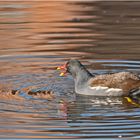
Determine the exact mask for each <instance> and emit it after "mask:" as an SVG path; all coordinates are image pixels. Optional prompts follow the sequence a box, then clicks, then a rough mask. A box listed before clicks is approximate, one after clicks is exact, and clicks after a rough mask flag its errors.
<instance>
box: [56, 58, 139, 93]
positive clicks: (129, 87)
mask: <svg viewBox="0 0 140 140" xmlns="http://www.w3.org/2000/svg"><path fill="white" fill-rule="evenodd" d="M57 69H60V70H64V72H63V73H61V75H63V74H64V73H70V74H71V75H72V77H73V78H74V82H75V92H76V93H78V94H84V95H94V96H127V95H129V93H131V95H132V94H133V92H132V91H134V93H135V91H136V92H137V93H140V77H139V75H138V74H136V73H132V72H117V73H113V74H101V75H92V74H91V73H90V72H89V71H88V70H87V69H86V67H85V66H84V65H82V64H81V62H80V61H79V60H76V59H70V60H69V61H68V62H67V63H66V64H64V65H63V66H60V67H58V68H57ZM135 89H136V90H135Z"/></svg>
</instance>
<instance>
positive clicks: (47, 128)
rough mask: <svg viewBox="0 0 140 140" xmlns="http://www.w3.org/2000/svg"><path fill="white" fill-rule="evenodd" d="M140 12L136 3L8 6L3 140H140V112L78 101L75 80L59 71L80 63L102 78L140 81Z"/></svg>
mask: <svg viewBox="0 0 140 140" xmlns="http://www.w3.org/2000/svg"><path fill="white" fill-rule="evenodd" d="M139 7H140V2H136V1H135V2H121V1H120V2H101V1H100V2H78V1H77V2H76V1H71V2H70V1H69V2H51V1H47V2H46V1H38V2H37V1H36V2H21V1H19V2H18V1H15V2H8V1H0V65H1V68H0V89H1V96H0V98H1V100H0V138H46V139H49V138H50V139H57V140H58V139H62V138H63V139H93V138H98V139H109V138H110V139H113V140H114V139H121V138H140V136H139V135H140V121H139V116H140V113H139V112H140V108H139V106H136V105H134V104H131V103H128V102H127V101H126V99H124V98H95V97H88V96H80V95H76V94H75V92H74V82H73V79H72V77H71V76H70V75H67V76H66V77H59V72H58V71H56V67H57V66H59V65H61V64H64V63H65V62H66V61H67V60H68V59H70V58H77V59H79V60H81V61H82V63H83V64H85V65H86V67H87V68H88V69H89V70H90V71H91V72H92V73H95V74H102V73H112V72H119V71H133V72H137V73H139V72H140V47H139V46H140V15H139V13H140V9H139ZM11 90H18V91H19V93H17V94H11ZM28 91H33V92H37V91H52V92H53V96H50V97H48V96H47V95H43V96H42V95H41V96H40V95H29V94H27V92H28Z"/></svg>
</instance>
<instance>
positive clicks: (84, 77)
mask: <svg viewBox="0 0 140 140" xmlns="http://www.w3.org/2000/svg"><path fill="white" fill-rule="evenodd" d="M91 77H92V74H91V73H90V72H89V71H88V70H87V69H86V68H85V67H84V66H82V67H81V68H80V69H79V71H78V72H77V74H76V78H75V84H76V85H77V86H79V85H81V86H82V85H84V84H85V83H87V81H88V80H89V79H90V78H91Z"/></svg>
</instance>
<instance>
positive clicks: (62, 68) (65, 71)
mask: <svg viewBox="0 0 140 140" xmlns="http://www.w3.org/2000/svg"><path fill="white" fill-rule="evenodd" d="M66 66H67V65H66V64H64V65H62V66H59V67H57V70H63V71H62V72H61V73H60V76H65V75H66V73H67V67H66Z"/></svg>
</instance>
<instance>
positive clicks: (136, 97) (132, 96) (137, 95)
mask: <svg viewBox="0 0 140 140" xmlns="http://www.w3.org/2000/svg"><path fill="white" fill-rule="evenodd" d="M126 98H127V101H128V102H131V103H133V104H137V105H139V106H140V87H139V88H136V89H133V90H131V91H130V92H129V95H128V97H126Z"/></svg>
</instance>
